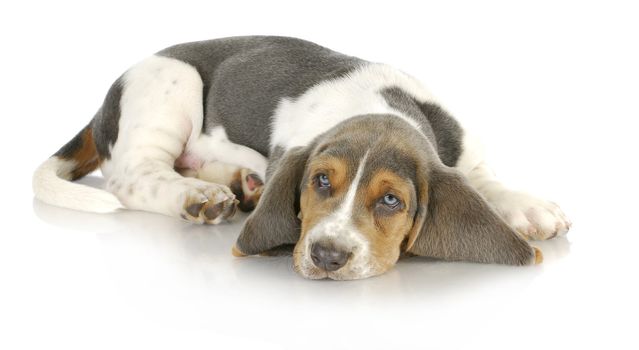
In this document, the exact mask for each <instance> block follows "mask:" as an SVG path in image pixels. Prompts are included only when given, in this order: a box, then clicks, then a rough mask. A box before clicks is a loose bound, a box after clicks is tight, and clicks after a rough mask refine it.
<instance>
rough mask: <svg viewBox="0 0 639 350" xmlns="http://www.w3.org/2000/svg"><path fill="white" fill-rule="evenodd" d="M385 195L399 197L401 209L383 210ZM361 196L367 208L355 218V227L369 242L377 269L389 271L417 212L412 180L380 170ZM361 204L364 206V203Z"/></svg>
mask: <svg viewBox="0 0 639 350" xmlns="http://www.w3.org/2000/svg"><path fill="white" fill-rule="evenodd" d="M386 194H392V195H394V196H395V197H397V198H398V199H399V200H400V201H401V202H402V206H401V207H400V208H399V209H397V210H395V211H391V212H389V211H387V210H385V209H384V208H381V207H380V204H379V203H380V202H379V201H380V199H381V198H382V197H384V196H385V195H386ZM362 195H363V196H364V198H365V199H364V201H363V204H364V207H361V208H360V210H357V211H356V212H355V214H354V215H353V216H354V218H353V219H354V221H355V226H356V227H357V228H358V230H359V231H360V233H362V234H363V235H364V237H365V238H366V240H368V241H369V242H370V250H371V254H372V256H373V257H374V258H375V263H376V265H377V267H376V268H377V269H379V270H380V271H386V270H388V269H389V268H391V267H392V266H393V265H394V264H395V263H396V262H397V259H398V258H399V254H400V246H401V243H402V241H404V240H405V239H406V233H407V232H409V230H410V229H411V227H412V225H413V217H412V215H411V212H414V208H411V206H412V205H413V204H412V203H414V198H415V190H414V189H413V185H412V183H411V182H410V181H408V180H406V179H403V178H401V177H399V176H397V175H396V174H395V173H393V172H392V171H390V170H386V169H381V170H378V171H377V172H376V173H375V175H374V176H373V178H372V180H371V181H370V183H369V184H368V186H367V188H366V190H365V192H364V193H363V194H362ZM358 202H359V203H362V201H361V200H360V201H358Z"/></svg>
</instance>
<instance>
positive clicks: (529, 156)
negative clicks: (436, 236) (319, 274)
mask: <svg viewBox="0 0 639 350" xmlns="http://www.w3.org/2000/svg"><path fill="white" fill-rule="evenodd" d="M509 4H510V3H509V2H506V3H500V4H496V3H492V4H485V3H482V5H481V6H480V5H471V4H467V5H464V6H459V5H452V4H451V5H446V6H441V5H440V6H434V5H415V4H413V3H411V5H410V6H411V9H412V10H411V11H405V10H403V9H405V7H403V6H402V5H400V3H399V2H397V3H396V4H395V3H394V5H393V7H392V8H389V7H387V6H386V7H384V6H380V7H374V8H373V7H371V8H370V9H362V8H361V7H358V6H356V5H352V6H351V5H347V4H345V3H344V2H341V3H339V4H337V3H336V4H334V5H335V6H337V5H339V8H340V11H334V8H332V7H331V6H327V7H326V8H321V9H316V11H317V13H316V15H315V16H312V18H308V16H302V15H303V11H301V12H299V13H298V14H297V16H295V15H294V14H292V13H291V12H286V11H284V12H282V11H279V12H277V13H276V11H272V10H269V9H268V8H266V7H261V6H262V5H257V4H254V5H252V7H251V8H253V10H252V11H251V12H250V14H246V13H245V12H244V11H243V9H244V7H243V6H244V5H237V4H236V5H228V4H227V5H224V6H223V8H220V7H219V6H222V5H217V4H216V5H215V6H213V5H210V6H213V7H214V8H213V7H212V8H206V7H204V8H202V9H201V10H200V11H196V12H197V13H192V11H190V12H182V11H181V10H180V9H177V8H175V7H170V8H169V7H166V8H164V7H162V8H160V9H156V10H154V11H156V13H154V16H147V15H145V14H146V13H147V12H146V11H147V8H146V7H144V6H142V5H131V4H129V3H127V6H126V8H127V9H128V10H127V11H128V12H126V11H122V10H120V9H121V8H122V6H116V5H114V4H113V2H111V3H110V5H109V6H103V7H100V9H99V10H98V9H95V8H94V7H92V6H91V7H82V6H79V5H78V6H76V5H74V6H72V5H70V4H67V3H64V2H63V3H62V4H60V3H58V2H56V4H55V6H54V5H53V4H52V3H51V4H50V3H46V2H43V3H42V4H37V5H28V4H24V5H19V6H20V8H18V7H17V6H18V5H16V8H12V9H8V10H11V11H13V12H11V11H9V12H5V11H3V13H12V15H11V16H8V17H10V18H7V19H6V20H4V21H2V22H1V23H0V25H1V26H2V28H0V29H2V30H0V33H3V34H2V35H3V43H4V45H5V47H7V48H8V49H7V50H6V51H5V52H11V53H12V54H11V55H4V58H3V64H2V65H0V69H1V72H0V76H2V77H3V84H2V85H0V89H2V90H1V91H0V96H3V98H2V101H1V102H0V112H1V113H2V115H3V117H4V118H3V123H4V126H3V136H2V139H1V140H0V142H2V147H1V149H2V150H3V152H4V153H3V154H4V155H5V157H4V158H3V159H4V163H3V164H4V165H3V167H2V169H3V171H2V174H1V175H0V176H1V177H2V178H1V182H0V183H2V185H3V191H2V192H3V198H4V201H2V203H0V205H1V208H0V209H1V210H0V215H2V221H3V226H2V229H0V231H1V233H0V348H1V349H58V348H59V349H145V348H172V349H194V348H208V349H227V348H234V349H245V348H247V349H248V348H258V347H259V348H266V349H281V348H288V349H327V348H331V349H332V348H336V349H358V348H391V349H396V348H400V347H401V348H406V347H411V348H417V349H420V348H434V349H439V348H473V349H477V348H491V349H497V348H502V349H515V348H516V349H542V348H543V349H546V348H550V349H552V348H564V349H573V348H605V349H621V348H635V349H636V348H637V347H638V346H639V342H638V341H637V339H636V335H635V334H634V332H635V331H636V328H637V314H638V312H639V307H638V303H637V295H638V294H639V288H638V287H637V285H636V282H637V277H636V276H637V267H638V264H637V257H636V256H637V253H636V249H637V244H638V243H639V239H638V237H639V235H638V233H639V232H637V225H636V216H637V213H636V209H637V204H636V198H637V197H638V196H639V191H638V189H637V186H636V181H637V178H638V175H639V174H638V173H637V167H636V165H635V160H634V159H635V158H636V155H635V154H634V153H636V150H637V149H639V141H637V137H636V133H637V130H638V129H637V117H638V116H639V108H638V107H637V103H636V97H637V96H636V95H637V86H636V82H637V81H639V72H638V70H637V65H636V62H639V55H638V54H637V47H636V45H633V43H634V42H635V41H636V40H635V39H636V38H635V36H636V35H634V34H633V33H637V32H639V28H637V25H638V24H637V22H636V21H635V17H636V16H635V15H633V14H636V11H634V10H633V9H632V8H623V9H622V8H617V7H615V6H613V5H611V2H606V5H605V6H603V5H602V6H595V5H588V6H586V5H583V4H582V3H581V2H579V3H575V4H572V5H567V4H566V5H559V4H557V3H556V2H552V3H549V4H547V5H543V4H541V3H536V5H535V7H532V6H531V7H527V8H516V7H513V6H514V5H509ZM50 6H51V7H50ZM87 6H88V5H87ZM184 6H186V5H184ZM193 6H194V5H193ZM264 6H265V5H264ZM415 6H417V7H415ZM419 6H423V7H421V8H420V7H419ZM198 8H199V7H198ZM282 8H288V7H287V6H285V5H282ZM462 8H463V9H465V10H464V11H460V9H462ZM35 9H37V11H35ZM216 11H217V12H216ZM291 11H292V10H291ZM361 11H364V13H365V14H366V16H363V15H360V14H361V13H362V12H361ZM211 13H226V14H228V16H226V15H224V16H213V17H211V15H210V14H211ZM239 13H242V16H240V15H239ZM263 14H269V15H268V16H262V15H263ZM391 15H392V16H391ZM389 16H390V17H389ZM176 17H177V19H175V18H176ZM212 18H214V19H215V21H214V22H212V21H211V19H212ZM326 18H331V26H330V27H331V28H327V27H326V26H324V25H323V23H324V22H325V19H326ZM169 19H170V20H171V21H169ZM173 19H175V20H173ZM382 19H384V20H383V21H382ZM371 20H372V21H373V22H375V23H383V24H384V25H379V26H374V25H370V21H371ZM380 21H381V22H380ZM169 22H170V23H172V25H171V26H168V27H167V26H166V25H165V24H166V23H169ZM114 23H117V26H116V28H114V27H113V24H114ZM540 24H543V25H540ZM149 28H152V29H153V33H152V34H149V33H150V30H149ZM176 28H180V30H178V29H176ZM317 28H323V29H324V32H323V33H324V34H317ZM363 28H366V31H370V35H368V34H367V35H364V33H363V32H362V30H363ZM243 33H278V34H287V35H294V36H302V37H305V38H309V39H312V40H314V41H317V42H320V43H322V44H325V45H328V46H331V47H333V48H336V49H338V50H341V51H345V52H349V53H352V54H354V55H358V56H361V57H366V58H371V59H373V60H377V61H384V62H389V63H393V64H395V65H398V66H399V67H401V68H402V69H403V70H405V71H407V72H410V73H412V74H413V75H415V76H416V77H418V78H419V79H421V80H422V81H424V82H425V83H426V84H427V85H428V86H429V87H430V88H431V89H432V90H433V91H434V92H435V94H436V95H437V96H439V97H440V98H441V100H442V101H445V105H446V106H448V108H449V110H450V111H452V112H453V113H454V114H455V115H456V116H458V118H459V119H460V120H462V121H463V122H464V124H465V125H467V126H468V127H470V128H471V129H472V130H474V131H475V133H476V134H478V135H481V136H482V138H483V139H484V141H485V143H486V146H487V151H488V153H489V157H490V159H491V160H492V164H493V165H494V168H495V170H496V172H497V174H498V175H499V176H500V178H502V179H503V181H504V182H506V183H509V184H512V185H513V186H514V187H516V188H521V189H525V190H529V191H530V192H532V193H535V194H538V195H540V196H542V197H547V198H550V199H552V200H555V201H557V202H558V203H559V204H560V205H561V206H562V207H563V208H564V210H565V211H566V213H567V214H568V215H569V216H570V217H571V219H572V221H573V222H574V227H573V230H572V231H571V232H570V233H569V235H568V236H567V237H565V238H558V239H553V240H551V241H547V242H538V243H535V244H536V245H537V246H539V247H540V248H541V249H542V250H543V252H544V254H545V262H544V263H543V264H542V265H539V266H532V267H520V268H517V267H506V266H497V265H480V264H468V263H445V262H434V261H426V260H424V259H408V260H404V261H401V262H400V263H399V264H398V265H397V266H396V268H395V269H393V270H392V271H390V272H389V273H387V274H385V275H382V276H379V277H376V278H371V279H367V280H361V281H351V282H334V281H308V280H305V279H303V278H301V277H299V276H297V275H296V274H295V273H294V272H293V270H292V264H291V260H290V259H289V258H242V259H238V258H234V257H233V256H232V255H231V254H230V247H231V245H232V243H233V242H234V240H235V238H236V237H237V234H238V232H239V228H240V226H241V221H242V218H241V217H240V218H238V220H237V221H236V222H234V223H231V224H223V225H219V226H215V227H211V226H194V225H190V224H188V223H184V222H181V221H180V220H176V219H172V218H168V217H163V216H159V215H153V214H148V213H142V212H121V213H118V214H113V215H94V214H87V213H80V212H75V211H69V210H64V209H60V208H55V207H51V206H48V205H44V204H42V203H39V202H37V201H34V200H33V197H32V192H31V189H30V176H31V172H32V170H33V169H34V168H35V167H36V166H37V165H38V164H39V162H41V161H42V160H44V159H45V158H46V157H47V156H49V155H50V154H51V153H53V152H55V150H57V148H59V147H60V146H61V145H62V144H63V143H64V142H66V141H67V140H68V139H69V138H70V137H71V136H72V135H74V134H75V133H76V132H77V130H79V128H80V127H81V126H82V125H84V124H85V123H86V122H87V121H88V120H89V118H90V117H91V116H92V115H93V112H94V111H95V109H96V108H97V106H98V105H99V103H100V101H101V99H102V97H103V94H104V92H105V91H106V88H107V87H108V86H109V84H110V82H111V81H112V80H113V79H114V78H115V77H117V76H118V74H120V73H121V72H122V70H124V69H126V68H127V67H128V66H129V65H130V64H132V63H134V62H135V61H137V60H139V59H141V58H143V57H144V56H145V55H147V54H148V53H150V52H154V51H156V50H158V49H160V48H162V47H164V46H167V45H170V44H172V43H175V42H180V41H187V40H193V39H199V38H209V37H218V36H226V35H233V34H243ZM433 33H436V34H433ZM7 34H9V35H7ZM78 43H81V44H82V45H79V44H78ZM416 43H425V45H423V46H422V45H416ZM426 43H427V44H426ZM83 181H84V182H85V183H89V184H93V185H99V183H100V179H99V178H98V177H95V176H94V177H90V178H87V179H85V180H83Z"/></svg>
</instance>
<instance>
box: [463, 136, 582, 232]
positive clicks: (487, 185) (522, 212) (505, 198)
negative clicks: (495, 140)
mask: <svg viewBox="0 0 639 350" xmlns="http://www.w3.org/2000/svg"><path fill="white" fill-rule="evenodd" d="M456 168H458V169H459V170H460V171H461V172H462V173H464V174H465V175H466V177H467V178H468V180H469V182H470V183H471V185H472V186H473V187H474V188H475V189H476V190H477V191H478V192H479V193H481V194H482V195H483V196H484V197H485V198H486V200H487V201H488V202H489V203H490V204H491V205H492V206H493V208H494V209H495V210H496V211H497V212H498V213H499V214H500V215H501V217H502V218H503V219H504V220H505V221H506V222H507V223H508V224H509V225H510V226H511V227H513V228H514V229H515V230H516V231H517V232H518V233H519V234H521V235H522V236H523V237H525V238H527V239H549V238H553V237H555V236H556V235H562V234H565V233H566V232H568V229H570V226H571V222H570V220H569V219H568V218H567V217H566V215H565V214H564V213H563V212H562V210H561V209H560V208H559V206H558V205H557V204H555V203H553V202H549V201H546V200H542V199H539V198H536V197H534V196H531V195H529V194H527V193H524V192H519V191H514V190H511V189H509V188H507V187H506V186H504V185H503V184H502V183H501V182H499V181H498V180H497V178H496V177H495V175H494V174H493V172H492V170H491V169H490V168H489V167H488V165H487V164H486V162H485V161H484V156H483V150H482V147H481V144H480V143H479V142H478V141H477V139H475V138H474V137H473V136H471V135H468V134H466V135H465V136H464V140H463V152H462V154H461V156H460V158H459V160H458V162H457V165H456Z"/></svg>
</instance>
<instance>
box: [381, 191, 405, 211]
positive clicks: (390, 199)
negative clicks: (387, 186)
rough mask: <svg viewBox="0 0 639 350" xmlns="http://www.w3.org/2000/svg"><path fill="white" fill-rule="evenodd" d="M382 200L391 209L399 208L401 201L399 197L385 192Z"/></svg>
mask: <svg viewBox="0 0 639 350" xmlns="http://www.w3.org/2000/svg"><path fill="white" fill-rule="evenodd" d="M381 202H382V203H383V204H384V205H385V206H387V207H388V208H390V209H397V208H398V207H399V205H400V203H401V202H400V200H399V198H397V197H395V196H394V195H392V194H390V193H387V194H385V195H384V197H382V200H381Z"/></svg>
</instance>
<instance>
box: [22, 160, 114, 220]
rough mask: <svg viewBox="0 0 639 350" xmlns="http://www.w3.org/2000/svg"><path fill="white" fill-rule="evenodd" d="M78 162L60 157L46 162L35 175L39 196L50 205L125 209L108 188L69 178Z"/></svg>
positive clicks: (98, 210)
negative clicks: (91, 185)
mask: <svg viewBox="0 0 639 350" xmlns="http://www.w3.org/2000/svg"><path fill="white" fill-rule="evenodd" d="M75 165H76V164H75V161H73V160H64V159H61V158H58V157H51V158H49V159H47V160H46V161H45V162H44V163H42V165H40V166H39V167H38V169H37V170H36V171H35V173H34V174H33V192H34V194H35V196H36V198H38V199H39V200H41V201H43V202H45V203H47V204H51V205H56V206H59V207H64V208H69V209H75V210H81V211H88V212H94V213H110V212H113V211H116V210H118V209H120V208H123V206H122V204H121V203H120V202H119V201H118V199H117V198H116V197H115V196H114V195H112V194H111V193H109V192H107V191H104V190H100V189H97V188H93V187H89V186H85V185H81V184H76V183H73V182H70V181H68V180H70V179H71V172H72V171H73V169H74V168H75Z"/></svg>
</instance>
